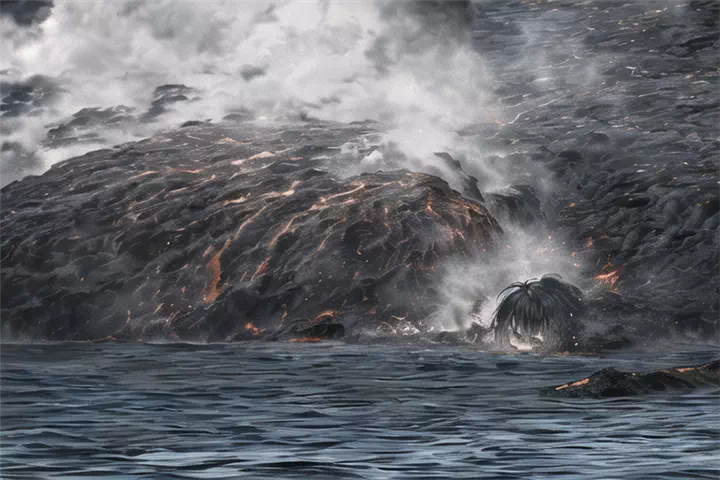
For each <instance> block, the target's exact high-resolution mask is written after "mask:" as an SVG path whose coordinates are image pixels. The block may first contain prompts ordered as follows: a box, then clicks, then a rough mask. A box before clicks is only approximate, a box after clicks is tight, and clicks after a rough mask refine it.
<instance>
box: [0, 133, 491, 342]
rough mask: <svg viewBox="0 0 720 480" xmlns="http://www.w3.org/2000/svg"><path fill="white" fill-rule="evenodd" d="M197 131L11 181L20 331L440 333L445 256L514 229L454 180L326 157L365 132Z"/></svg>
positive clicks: (5, 286)
mask: <svg viewBox="0 0 720 480" xmlns="http://www.w3.org/2000/svg"><path fill="white" fill-rule="evenodd" d="M198 129H200V130H198ZM184 132H186V130H185V129H182V130H179V131H176V132H173V133H168V134H164V135H162V136H156V137H153V138H151V139H148V140H145V141H142V142H138V143H134V144H128V145H124V146H122V147H120V148H116V149H114V150H100V151H96V152H92V153H89V154H87V155H84V156H82V157H78V158H75V159H71V160H68V161H65V162H62V163H59V164H56V165H54V166H53V167H52V168H51V169H50V170H49V171H48V172H47V173H45V174H44V175H42V176H40V177H30V178H26V179H25V180H23V181H21V182H16V183H14V184H11V185H9V186H7V187H5V188H4V189H3V190H2V203H1V206H0V207H1V209H2V218H3V222H2V252H1V257H2V266H3V268H2V272H1V274H2V284H1V287H2V292H3V295H2V328H3V336H4V338H35V339H51V340H89V339H98V338H105V337H108V336H111V337H113V338H116V339H119V340H137V339H138V338H143V339H151V338H174V339H181V340H198V341H232V340H243V339H252V338H261V337H262V336H264V335H263V334H260V332H272V331H275V330H279V329H282V328H283V326H284V322H285V321H286V319H287V321H290V320H291V319H298V318H310V319H314V320H316V321H318V322H319V321H322V320H323V319H324V318H327V317H328V316H331V317H332V318H334V319H336V322H335V323H339V324H342V325H343V326H344V327H352V326H355V325H363V326H366V327H369V328H372V329H374V328H375V326H376V323H380V322H382V321H384V320H385V319H389V318H391V317H393V316H395V317H398V318H405V319H407V322H410V323H413V324H416V325H422V322H423V321H425V320H426V319H427V318H429V317H430V316H431V313H432V312H433V308H434V305H437V304H439V303H440V297H439V295H440V294H439V292H438V291H437V289H436V287H437V284H438V282H439V278H440V272H438V271H436V266H437V265H438V262H439V261H440V260H442V259H446V258H453V257H455V258H457V259H462V258H470V257H471V256H474V255H476V254H480V252H481V251H482V249H490V248H492V246H493V245H494V239H495V237H497V236H498V235H500V234H501V232H502V230H501V229H500V227H499V225H498V224H497V222H496V221H495V219H494V218H493V217H492V216H491V215H490V213H489V212H488V211H487V209H486V208H485V207H484V206H483V205H482V204H481V203H479V202H477V201H474V200H471V199H467V198H464V197H463V196H461V195H460V194H459V193H457V192H455V191H453V190H452V189H451V188H450V187H449V186H448V184H447V183H446V182H444V181H443V180H441V179H440V178H437V177H434V176H430V175H427V174H421V173H413V172H409V171H405V170H400V171H394V172H378V173H374V174H363V175H359V176H355V177H350V178H346V179H342V180H340V179H337V178H335V177H334V176H333V175H332V174H330V173H328V171H327V170H326V169H322V167H323V165H324V162H325V161H326V160H324V158H325V157H324V156H323V157H322V158H315V157H317V156H320V155H321V154H323V153H324V152H328V151H331V150H330V149H331V148H334V147H338V146H340V145H342V144H344V143H345V142H346V141H347V140H348V139H349V138H354V137H356V136H358V135H360V134H363V133H366V132H368V126H366V125H363V124H355V125H349V126H347V125H345V126H343V125H316V126H314V127H313V128H308V127H307V125H306V124H304V125H301V126H287V127H283V128H277V129H261V128H254V129H253V128H251V127H250V126H248V127H247V128H246V129H244V130H242V132H240V131H238V130H236V129H231V128H226V127H220V126H214V125H206V126H198V127H194V129H193V130H192V135H187V134H186V133H184ZM313 328H314V327H313ZM328 328H333V329H335V328H338V327H328ZM312 332H314V330H312ZM315 333H318V332H315Z"/></svg>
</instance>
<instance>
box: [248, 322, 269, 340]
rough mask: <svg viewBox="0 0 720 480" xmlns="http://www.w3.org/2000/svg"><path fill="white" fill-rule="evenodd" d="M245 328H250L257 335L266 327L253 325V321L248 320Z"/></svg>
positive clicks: (254, 335)
mask: <svg viewBox="0 0 720 480" xmlns="http://www.w3.org/2000/svg"><path fill="white" fill-rule="evenodd" d="M245 330H248V331H249V332H250V333H252V335H253V337H257V336H258V335H260V334H261V333H262V332H264V331H265V329H264V328H258V327H256V326H255V325H253V323H252V322H248V323H246V324H245Z"/></svg>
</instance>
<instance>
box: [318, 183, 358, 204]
mask: <svg viewBox="0 0 720 480" xmlns="http://www.w3.org/2000/svg"><path fill="white" fill-rule="evenodd" d="M364 188H365V184H364V183H361V184H360V186H359V187H357V188H353V189H352V190H350V191H347V192H343V193H336V194H335V195H330V196H329V197H320V201H321V202H322V203H327V201H328V200H332V199H333V198H339V197H344V196H346V195H352V194H353V193H355V192H359V191H360V190H362V189H364Z"/></svg>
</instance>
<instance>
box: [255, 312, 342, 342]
mask: <svg viewBox="0 0 720 480" xmlns="http://www.w3.org/2000/svg"><path fill="white" fill-rule="evenodd" d="M344 336H345V327H343V325H342V324H341V323H335V318H334V317H333V318H331V319H330V320H323V319H319V320H317V321H315V320H299V321H297V322H293V324H291V325H290V326H289V327H286V328H282V329H280V330H277V331H275V332H273V333H272V335H270V336H269V337H268V338H267V339H268V340H272V341H277V340H288V341H290V342H317V341H320V340H332V339H338V338H342V337H344Z"/></svg>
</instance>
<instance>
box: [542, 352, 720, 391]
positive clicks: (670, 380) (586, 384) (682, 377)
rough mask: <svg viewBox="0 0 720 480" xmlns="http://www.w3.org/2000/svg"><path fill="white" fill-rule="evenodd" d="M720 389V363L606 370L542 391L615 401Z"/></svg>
mask: <svg viewBox="0 0 720 480" xmlns="http://www.w3.org/2000/svg"><path fill="white" fill-rule="evenodd" d="M717 387H720V360H715V361H714V362H711V363H708V364H705V365H700V366H695V367H680V368H670V369H665V370H657V371H654V372H647V373H632V372H621V371H619V370H616V369H614V368H604V369H602V370H600V371H599V372H597V373H594V374H592V375H590V376H589V377H588V378H584V379H582V380H578V381H577V382H572V383H566V384H564V385H559V386H556V387H548V388H544V389H542V390H541V394H542V395H546V396H555V397H570V398H611V397H631V396H637V395H647V394H651V393H663V392H665V393H671V392H675V393H682V392H689V391H692V390H695V389H698V388H717Z"/></svg>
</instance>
